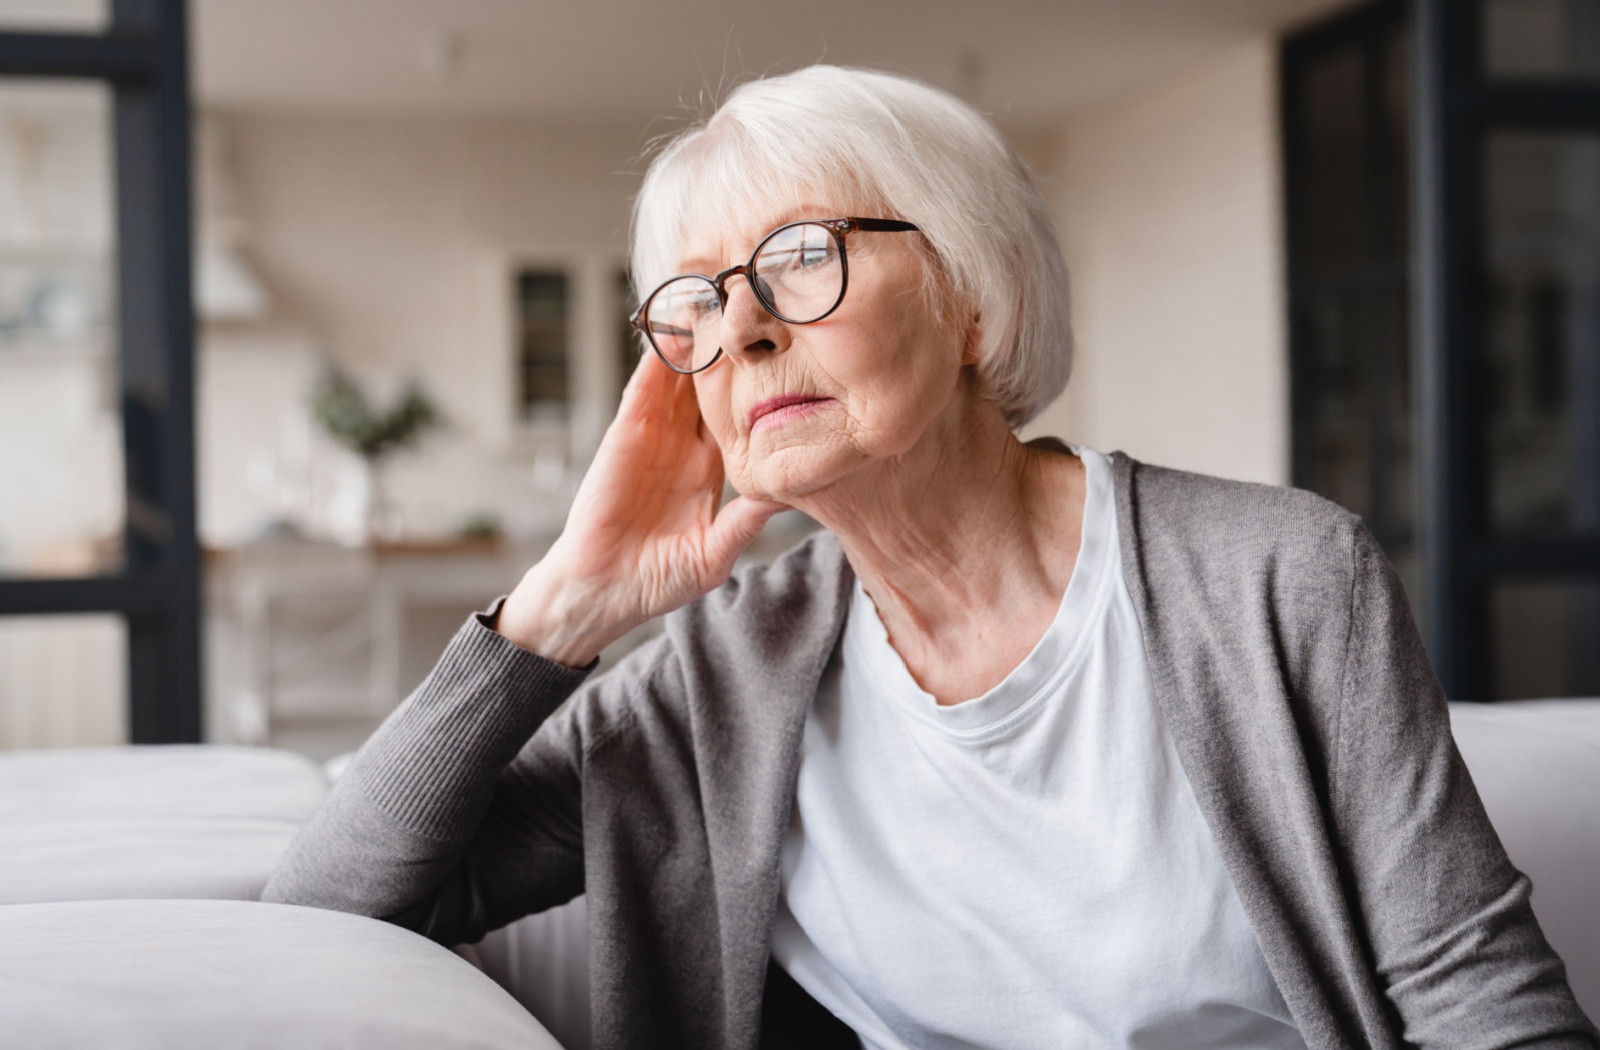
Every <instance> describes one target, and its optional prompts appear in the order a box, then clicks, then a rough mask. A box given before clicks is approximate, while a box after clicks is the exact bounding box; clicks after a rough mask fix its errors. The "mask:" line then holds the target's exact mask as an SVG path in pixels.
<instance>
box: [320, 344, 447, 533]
mask: <svg viewBox="0 0 1600 1050" xmlns="http://www.w3.org/2000/svg"><path fill="white" fill-rule="evenodd" d="M311 415H312V418H313V419H315V420H316V421H317V423H318V425H320V426H321V427H322V429H323V430H324V431H325V432H326V433H327V435H328V436H329V437H330V438H332V439H333V440H334V442H335V443H337V444H338V445H340V446H342V447H344V448H346V449H348V450H349V451H351V452H354V453H355V454H356V455H357V456H359V457H360V461H361V463H362V464H363V467H364V469H363V476H364V486H365V492H364V493H363V502H364V508H365V510H364V513H363V514H362V515H361V525H362V530H361V531H362V534H361V535H359V536H352V537H350V538H351V539H352V540H355V541H357V542H361V543H367V542H371V541H372V540H373V539H376V538H379V537H382V536H385V535H387V534H388V533H390V532H392V531H393V530H392V529H391V528H390V527H389V526H390V524H391V519H392V514H391V510H390V507H389V502H388V497H387V493H386V492H385V486H384V482H383V471H382V465H383V463H384V462H385V460H386V459H387V458H388V457H389V456H390V455H391V454H392V453H394V452H396V451H398V450H400V449H404V448H410V447H412V446H414V445H415V444H416V443H417V441H418V440H419V439H420V438H421V437H422V435H423V434H424V433H425V432H426V431H428V430H430V429H432V428H434V427H436V426H439V425H440V424H441V423H442V422H443V417H442V416H441V415H440V413H439V410H438V409H437V408H435V407H434V404H433V401H432V399H430V398H429V397H428V395H427V393H426V392H425V391H424V390H423V389H422V385H421V384H420V383H418V382H416V381H415V380H412V381H411V382H410V383H408V384H407V385H406V387H405V389H404V390H402V391H401V393H400V396H399V398H398V399H396V401H395V402H394V403H393V404H392V405H390V406H389V407H388V408H387V409H381V408H378V407H377V406H375V405H374V404H373V402H372V400H371V399H370V398H369V397H368V396H367V394H366V391H364V390H362V388H361V386H360V384H359V383H357V382H356V381H355V379H354V378H352V377H351V376H350V375H349V374H347V373H346V372H344V371H343V370H342V369H340V368H339V367H338V366H337V365H333V364H329V365H328V366H327V368H325V369H324V370H323V373H322V377H321V378H320V379H319V380H318V381H317V384H316V386H315V387H314V388H313V390H312V393H311Z"/></svg>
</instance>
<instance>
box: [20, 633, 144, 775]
mask: <svg viewBox="0 0 1600 1050" xmlns="http://www.w3.org/2000/svg"><path fill="white" fill-rule="evenodd" d="M127 650H128V631H127V625H126V624H125V623H124V622H123V620H122V618H121V617H120V616H114V615H109V614H101V613H97V614H95V615H92V616H13V617H6V618H4V619H0V748H3V749H11V748H24V747H96V746H102V745H108V744H123V743H126V742H127V740H128V730H127V710H128V702H127V681H128V674H127V665H128V656H127Z"/></svg>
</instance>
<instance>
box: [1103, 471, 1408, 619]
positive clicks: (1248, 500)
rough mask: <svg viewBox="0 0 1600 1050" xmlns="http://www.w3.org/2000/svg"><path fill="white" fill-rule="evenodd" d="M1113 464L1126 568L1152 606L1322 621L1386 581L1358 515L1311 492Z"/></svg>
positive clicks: (1374, 546) (1378, 556) (1380, 556)
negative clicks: (1363, 587)
mask: <svg viewBox="0 0 1600 1050" xmlns="http://www.w3.org/2000/svg"><path fill="white" fill-rule="evenodd" d="M1113 464H1114V469H1115V471H1116V490H1117V511H1118V518H1119V523H1118V524H1119V532H1120V533H1121V534H1122V535H1121V541H1122V542H1121V546H1122V550H1123V558H1124V571H1125V572H1127V573H1128V575H1129V577H1130V583H1133V584H1134V585H1135V586H1136V588H1137V589H1138V590H1139V591H1142V592H1143V593H1145V594H1147V595H1149V597H1150V599H1151V600H1152V601H1155V602H1160V603H1161V604H1164V605H1166V606H1168V607H1169V608H1170V607H1173V606H1177V607H1183V608H1189V609H1190V610H1191V611H1195V612H1198V611H1200V608H1201V607H1203V608H1204V610H1205V612H1206V613H1207V614H1208V615H1212V616H1215V615H1217V614H1219V613H1225V612H1227V611H1228V610H1229V609H1233V610H1235V611H1237V612H1239V613H1241V614H1244V615H1252V614H1255V613H1258V612H1260V611H1261V610H1263V609H1265V608H1276V609H1277V610H1279V611H1280V612H1285V611H1288V610H1290V609H1298V610H1299V611H1300V612H1302V613H1303V614H1304V615H1303V616H1294V617H1291V619H1293V620H1301V621H1307V622H1318V621H1320V622H1323V623H1324V624H1325V625H1327V624H1328V621H1329V620H1335V619H1338V616H1337V615H1334V614H1335V611H1336V610H1347V609H1348V608H1349V604H1350V601H1351V598H1352V589H1353V588H1354V587H1355V586H1356V585H1357V583H1358V581H1359V580H1361V579H1365V578H1369V577H1370V578H1372V579H1375V580H1377V579H1378V578H1379V577H1381V578H1382V579H1381V580H1380V581H1379V582H1381V583H1384V584H1387V583H1389V582H1390V580H1389V578H1390V577H1392V570H1390V569H1389V566H1388V562H1387V560H1386V559H1385V558H1384V556H1383V553H1382V551H1381V550H1380V549H1379V548H1378V545H1377V543H1376V541H1375V540H1374V539H1373V538H1372V535H1371V534H1370V533H1369V532H1368V531H1367V529H1366V527H1365V526H1364V525H1363V524H1362V523H1361V519H1360V518H1359V517H1357V516H1356V515H1355V514H1352V513H1351V512H1350V511H1348V510H1346V509H1344V508H1343V507H1341V506H1339V505H1338V504H1336V503H1333V502H1332V501H1330V500H1327V499H1324V498H1323V497H1321V496H1318V495H1316V494H1314V493H1311V492H1306V491H1303V490H1301V489H1294V488H1287V487H1284V486H1276V485H1263V484H1259V483H1254V482H1246V481H1234V480H1229V479H1226V478H1217V477H1210V476H1208V475H1205V474H1196V473H1191V472H1189V471H1183V470H1173V469H1170V468H1166V467H1157V466H1152V465H1150V464H1146V463H1140V462H1138V461H1137V460H1134V459H1131V458H1130V457H1128V456H1125V455H1123V454H1121V453H1117V454H1116V455H1115V456H1114V457H1113ZM1374 573H1376V574H1377V576H1373V575H1372V574H1374Z"/></svg>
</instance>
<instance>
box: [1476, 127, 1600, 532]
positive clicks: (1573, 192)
mask: <svg viewBox="0 0 1600 1050" xmlns="http://www.w3.org/2000/svg"><path fill="white" fill-rule="evenodd" d="M1486 175H1487V185H1486V191H1487V196H1486V199H1487V207H1488V212H1489V214H1488V224H1487V234H1488V268H1489V274H1488V291H1489V298H1488V303H1487V313H1488V317H1487V323H1488V329H1487V332H1486V338H1485V350H1486V354H1487V368H1488V374H1487V381H1488V400H1489V403H1488V405H1487V409H1488V420H1489V430H1488V446H1489V449H1488V450H1489V497H1490V498H1489V504H1490V521H1491V524H1492V527H1493V528H1494V529H1495V531H1497V532H1499V533H1502V534H1506V533H1536V532H1544V533H1593V532H1596V531H1600V134H1595V133H1584V134H1576V133H1571V134H1549V133H1532V134H1530V133H1509V132H1502V133H1496V134H1493V135H1491V136H1490V138H1489V143H1488V166H1487V172H1486Z"/></svg>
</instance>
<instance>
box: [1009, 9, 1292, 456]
mask: <svg viewBox="0 0 1600 1050" xmlns="http://www.w3.org/2000/svg"><path fill="white" fill-rule="evenodd" d="M1041 175H1042V176H1043V177H1042V178H1041V183H1042V185H1043V187H1044V191H1045V193H1046V194H1047V196H1048V197H1049V198H1050V200H1051V203H1052V206H1053V209H1054V212H1055V214H1056V217H1057V223H1058V226H1059V230H1060V233H1061V236H1062V239H1063V243H1064V247H1065V250H1066V254H1067V263H1068V268H1069V270H1070V271H1071V275H1072V281H1073V293H1074V311H1075V316H1076V321H1075V333H1076V336H1077V344H1078V356H1077V364H1076V369H1075V372H1074V375H1073V379H1072V383H1071V385H1070V386H1069V387H1068V390H1067V393H1066V394H1065V395H1064V396H1063V397H1062V399H1061V400H1060V401H1059V402H1057V403H1056V404H1055V405H1054V406H1052V407H1051V408H1050V409H1049V410H1048V411H1047V412H1046V413H1045V414H1044V416H1043V417H1042V418H1041V419H1039V420H1038V421H1036V422H1035V423H1034V424H1033V425H1032V426H1031V427H1030V428H1029V431H1028V432H1029V434H1039V433H1056V434H1060V435H1061V436H1064V437H1067V438H1069V439H1072V440H1077V441H1082V442H1084V443H1086V444H1088V445H1090V446H1091V447H1095V448H1100V449H1103V450H1106V451H1110V450H1112V449H1122V450H1124V451H1126V452H1128V453H1130V454H1131V455H1134V456H1137V457H1139V458H1142V459H1145V460H1148V461H1151V462H1155V463H1161V464H1165V465H1168V466H1174V467H1182V468H1185V469H1190V470H1198V471H1204V472H1207V473H1213V474H1221V475H1225V476H1228V477H1234V478H1244V479H1248V480H1254V481H1263V482H1269V483H1277V484H1283V483H1286V482H1287V481H1288V478H1289V429H1288V428H1289V418H1288V379H1287V372H1288V368H1287V344H1286V331H1285V327H1286V322H1285V316H1284V315H1285V311H1284V301H1285V300H1284V296H1285V292H1284V276H1283V274H1284V263H1283V238H1282V231H1281V224H1282V219H1281V211H1282V208H1281V203H1280V201H1281V194H1280V189H1279V180H1280V176H1279V152H1278V117H1277V72H1276V44H1275V41H1274V40H1272V39H1270V38H1266V37H1263V38H1261V39H1259V40H1256V41H1254V42H1251V43H1249V44H1247V45H1243V46H1236V47H1234V48H1233V49H1231V50H1229V51H1227V52H1225V53H1222V54H1219V55H1217V56H1216V57H1215V58H1213V59H1212V60H1210V61H1208V62H1206V63H1204V64H1203V65H1201V66H1199V67H1197V68H1195V69H1192V70H1189V71H1187V72H1185V73H1183V74H1181V75H1178V76H1173V77H1170V78H1168V79H1165V80H1163V81H1161V82H1159V83H1156V84H1153V85H1151V86H1149V87H1148V88H1145V89H1143V90H1140V91H1138V92H1137V93H1134V94H1131V95H1126V96H1123V97H1120V98H1116V99H1113V100H1111V101H1108V102H1106V103H1104V104H1101V105H1098V106H1096V107H1094V108H1092V109H1090V110H1088V111H1085V112H1083V113H1081V114H1078V115H1077V116H1075V117H1074V118H1073V119H1072V120H1071V121H1070V122H1069V123H1068V124H1067V125H1066V126H1065V128H1064V130H1063V132H1062V134H1061V136H1060V139H1059V140H1058V143H1057V147H1056V154H1055V156H1054V158H1053V164H1051V165H1050V167H1049V168H1048V169H1047V170H1044V171H1042V172H1041Z"/></svg>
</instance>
